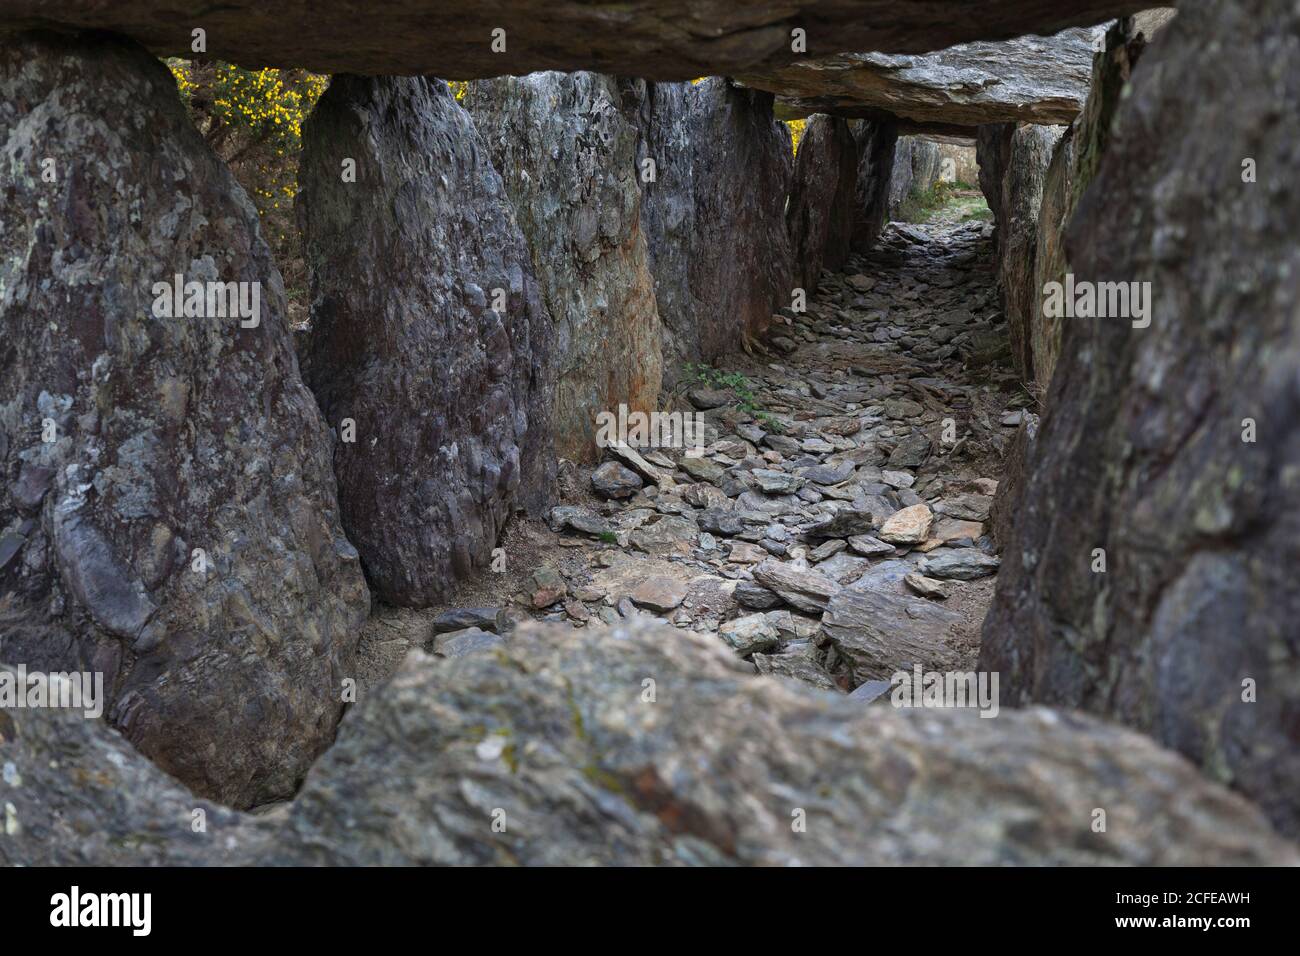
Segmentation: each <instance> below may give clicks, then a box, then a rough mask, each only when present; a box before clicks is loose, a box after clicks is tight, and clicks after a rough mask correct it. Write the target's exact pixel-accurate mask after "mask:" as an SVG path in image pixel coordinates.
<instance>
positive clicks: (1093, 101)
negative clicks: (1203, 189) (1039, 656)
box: [1029, 9, 1173, 392]
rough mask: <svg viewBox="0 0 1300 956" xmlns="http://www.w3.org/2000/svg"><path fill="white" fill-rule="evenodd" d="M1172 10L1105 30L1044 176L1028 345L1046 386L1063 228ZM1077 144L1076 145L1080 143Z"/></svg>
mask: <svg viewBox="0 0 1300 956" xmlns="http://www.w3.org/2000/svg"><path fill="white" fill-rule="evenodd" d="M1172 16H1173V10H1172V9H1156V10H1149V11H1145V12H1144V13H1142V14H1141V15H1140V16H1138V17H1124V18H1122V19H1120V20H1117V21H1115V23H1113V24H1112V25H1111V27H1110V29H1109V31H1108V32H1107V34H1106V46H1105V49H1104V50H1102V51H1101V52H1099V53H1098V54H1097V57H1096V62H1095V63H1094V64H1093V75H1092V85H1091V88H1090V92H1089V94H1088V101H1087V103H1086V104H1085V105H1084V108H1083V111H1082V112H1081V113H1080V114H1079V116H1078V118H1076V119H1075V121H1074V123H1073V124H1072V125H1071V126H1070V127H1069V128H1068V129H1067V130H1066V131H1065V135H1064V136H1062V137H1061V139H1060V140H1059V141H1058V142H1057V144H1056V149H1055V150H1054V151H1053V153H1052V162H1051V165H1049V166H1048V169H1047V175H1046V176H1045V177H1044V180H1043V203H1042V207H1041V209H1040V211H1039V214H1038V245H1037V248H1036V250H1035V252H1034V283H1033V288H1034V290H1035V292H1036V293H1038V294H1037V295H1036V296H1035V297H1034V300H1033V303H1032V304H1033V311H1032V314H1031V318H1030V323H1029V344H1030V349H1031V352H1032V354H1033V368H1034V380H1035V382H1036V383H1037V385H1038V387H1039V389H1040V390H1042V391H1044V392H1045V391H1046V390H1047V388H1048V386H1049V384H1050V383H1051V381H1052V373H1053V372H1054V371H1055V369H1056V362H1057V359H1058V358H1059V356H1060V352H1061V336H1062V333H1063V332H1064V330H1065V318H1064V317H1063V316H1057V315H1049V314H1048V310H1047V309H1045V308H1044V307H1043V306H1044V302H1045V297H1044V296H1043V295H1042V291H1043V289H1044V288H1045V287H1046V286H1047V284H1048V283H1049V282H1064V281H1065V276H1066V273H1068V272H1069V271H1070V265H1069V262H1068V261H1067V259H1066V255H1065V232H1066V228H1067V227H1068V226H1069V224H1070V220H1071V219H1072V218H1073V216H1074V210H1075V207H1077V206H1078V204H1079V198H1080V197H1081V196H1082V195H1083V193H1084V191H1085V190H1086V189H1087V188H1088V186H1089V185H1090V184H1091V183H1092V180H1093V178H1094V177H1095V176H1096V175H1097V168H1098V167H1099V166H1100V164H1101V157H1102V156H1103V155H1104V153H1105V151H1106V149H1107V148H1108V147H1109V145H1110V131H1111V124H1112V123H1113V122H1114V119H1115V111H1116V110H1117V109H1119V104H1120V96H1121V95H1122V93H1123V90H1124V86H1125V84H1127V83H1128V81H1129V76H1130V75H1131V74H1132V72H1133V67H1134V66H1136V65H1137V61H1138V58H1139V57H1140V56H1141V54H1142V51H1143V49H1145V47H1146V44H1147V43H1148V42H1149V41H1150V39H1151V37H1153V36H1154V35H1155V33H1156V31H1157V30H1159V29H1160V28H1161V27H1162V26H1164V24H1166V23H1168V22H1169V20H1170V19H1172ZM1076 144H1077V145H1076Z"/></svg>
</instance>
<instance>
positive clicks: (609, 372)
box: [466, 73, 663, 462]
mask: <svg viewBox="0 0 1300 956" xmlns="http://www.w3.org/2000/svg"><path fill="white" fill-rule="evenodd" d="M623 92H624V87H623V86H622V85H621V84H620V83H619V81H618V80H616V79H614V78H613V77H610V76H604V75H602V74H599V73H534V74H532V75H530V76H523V77H500V78H498V79H495V80H483V81H480V82H477V83H472V84H470V87H469V93H468V95H467V97H466V100H467V102H468V104H469V108H470V112H471V113H472V114H473V116H474V121H475V125H476V126H477V127H478V129H479V132H480V134H481V135H482V137H483V140H484V142H485V143H486V144H487V147H488V150H489V152H490V154H491V157H492V164H493V165H494V166H495V167H496V169H497V171H498V172H499V173H500V174H501V178H502V180H503V181H504V183H505V188H506V193H507V194H508V195H509V197H510V199H511V201H512V202H513V204H514V207H515V212H516V215H517V217H518V220H519V225H520V227H521V228H522V229H523V233H524V236H525V237H526V238H527V240H528V244H529V247H530V249H531V251H532V260H533V268H534V270H535V272H536V275H537V278H538V281H539V283H540V285H541V290H542V300H543V302H544V303H545V306H546V308H547V310H548V311H549V313H550V315H551V318H552V320H553V322H554V355H555V387H554V400H553V403H552V413H551V414H552V429H553V432H554V436H555V449H556V452H557V453H558V454H560V455H563V456H564V457H566V458H569V459H572V460H575V461H584V462H591V461H595V460H596V459H597V458H598V456H599V449H598V446H597V444H596V416H597V415H598V414H599V413H601V412H612V413H616V412H617V411H618V408H619V406H620V405H625V406H627V408H628V409H630V410H632V411H644V412H649V411H653V410H654V409H655V408H657V405H658V400H659V389H660V385H661V382H662V377H663V343H662V341H661V332H660V320H659V312H658V309H657V307H656V303H655V294H654V279H653V277H652V275H651V273H650V267H649V258H648V256H647V253H646V240H645V234H644V231H643V230H642V227H641V218H640V217H641V188H640V185H639V182H638V166H637V155H636V151H637V139H638V131H637V126H636V124H635V122H634V117H630V116H629V115H628V114H627V113H625V112H624V109H625V108H624V105H623V101H622V100H623Z"/></svg>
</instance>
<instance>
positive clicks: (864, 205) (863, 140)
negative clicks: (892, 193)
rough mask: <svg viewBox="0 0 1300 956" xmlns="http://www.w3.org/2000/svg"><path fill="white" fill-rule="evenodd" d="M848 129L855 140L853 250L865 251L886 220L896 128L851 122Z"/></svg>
mask: <svg viewBox="0 0 1300 956" xmlns="http://www.w3.org/2000/svg"><path fill="white" fill-rule="evenodd" d="M850 126H851V127H852V129H853V136H854V138H855V139H856V140H857V141H858V175H857V184H856V187H855V189H854V196H853V203H854V218H853V236H852V247H853V249H854V250H855V251H857V252H864V251H866V250H868V249H870V248H871V247H872V246H873V245H875V242H876V239H877V238H879V236H880V231H881V230H882V229H884V228H885V223H887V222H888V221H889V184H890V181H891V180H892V179H893V175H894V156H895V150H896V148H897V145H898V127H897V125H896V124H894V123H892V122H888V121H885V122H873V121H871V120H853V121H851V123H850Z"/></svg>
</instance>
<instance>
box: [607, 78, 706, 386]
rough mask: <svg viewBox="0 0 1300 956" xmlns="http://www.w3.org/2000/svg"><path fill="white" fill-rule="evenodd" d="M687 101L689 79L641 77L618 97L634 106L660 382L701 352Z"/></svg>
mask: <svg viewBox="0 0 1300 956" xmlns="http://www.w3.org/2000/svg"><path fill="white" fill-rule="evenodd" d="M694 100H695V87H694V86H692V85H691V84H690V83H645V82H640V83H636V84H635V85H633V86H632V87H631V88H630V89H628V88H625V91H624V97H623V103H624V108H625V109H627V108H628V107H629V106H630V107H631V108H632V109H634V110H635V114H634V115H635V118H636V125H637V130H638V134H639V138H638V142H637V175H638V177H639V178H640V182H641V231H642V232H643V233H644V234H645V240H646V254H647V255H648V257H649V263H650V272H651V275H653V277H654V290H655V303H656V305H657V306H658V309H659V320H660V322H661V328H662V330H663V355H664V384H665V385H668V384H674V383H675V382H676V381H677V379H678V378H679V377H680V375H679V370H680V365H681V363H683V362H698V361H702V360H703V359H704V357H705V356H704V348H703V346H702V345H701V335H700V328H699V325H698V324H697V322H696V312H695V304H694V302H693V300H692V298H691V284H690V270H691V259H692V255H693V251H694V250H693V245H692V244H693V238H694V235H695V159H694V155H693V152H692V143H693V141H694V139H695V136H696V132H695V130H694V129H693V127H692V125H691V117H692V115H693V109H692V107H693V104H694ZM705 135H707V133H706V134H705ZM647 159H649V160H653V162H654V178H653V179H650V180H648V181H647V178H646V176H645V175H644V163H645V161H646V160H647Z"/></svg>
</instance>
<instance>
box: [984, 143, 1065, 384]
mask: <svg viewBox="0 0 1300 956" xmlns="http://www.w3.org/2000/svg"><path fill="white" fill-rule="evenodd" d="M1063 132H1064V129H1063V128H1062V127H1060V126H1021V127H1020V128H1019V129H1017V130H1016V131H1015V132H1014V133H1013V134H1012V135H1011V146H1010V152H1009V154H1008V160H1007V168H1006V173H1005V175H1004V176H1003V179H1002V201H1001V203H1000V204H999V209H1000V212H1001V216H1002V218H1001V219H1000V220H999V221H998V242H997V247H998V248H997V256H998V285H999V286H1000V288H1001V290H1002V311H1003V312H1004V313H1005V314H1006V317H1007V331H1008V333H1009V334H1010V337H1011V360H1012V362H1014V363H1015V367H1016V371H1017V372H1018V373H1019V374H1020V377H1021V379H1022V380H1023V381H1024V382H1025V383H1027V384H1028V383H1031V382H1034V381H1035V380H1036V379H1037V375H1036V374H1035V370H1034V352H1033V338H1032V332H1031V328H1032V326H1033V324H1034V317H1035V316H1036V315H1037V312H1038V308H1039V301H1040V298H1041V296H1042V290H1041V289H1038V288H1035V286H1034V279H1035V272H1034V259H1035V255H1036V252H1037V249H1038V216H1039V213H1040V211H1041V210H1042V205H1043V181H1044V180H1045V179H1046V178H1047V167H1048V166H1049V165H1050V164H1051V161H1052V151H1053V149H1055V147H1056V143H1057V141H1058V140H1060V138H1061V134H1062V133H1063Z"/></svg>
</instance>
